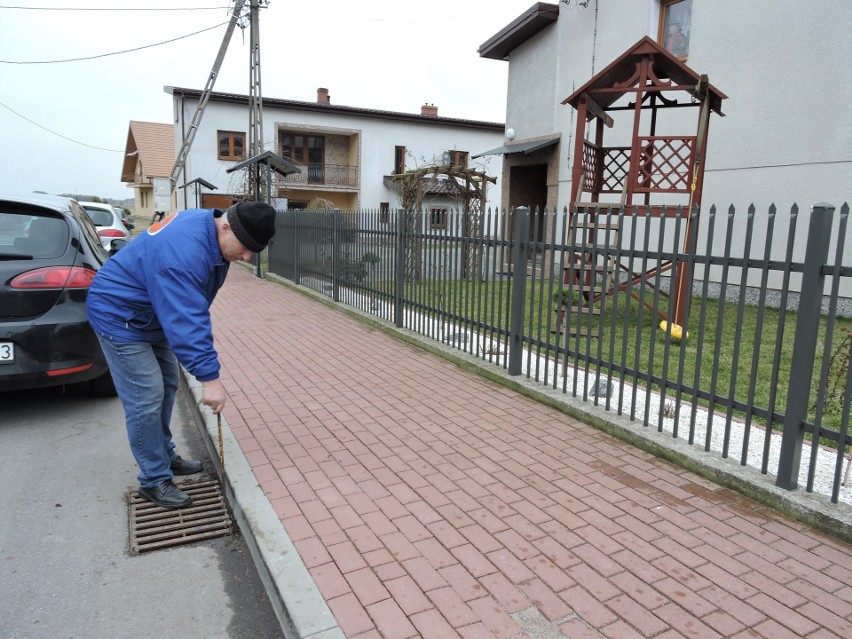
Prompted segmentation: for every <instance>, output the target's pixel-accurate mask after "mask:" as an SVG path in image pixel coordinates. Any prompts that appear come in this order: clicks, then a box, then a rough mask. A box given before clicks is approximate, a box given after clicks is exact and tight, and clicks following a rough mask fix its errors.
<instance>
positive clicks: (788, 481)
mask: <svg viewBox="0 0 852 639" xmlns="http://www.w3.org/2000/svg"><path fill="white" fill-rule="evenodd" d="M833 220H834V207H833V206H832V205H831V204H827V203H825V202H820V203H818V204H814V206H813V207H812V209H811V220H810V225H809V227H808V244H807V248H806V250H805V263H804V268H803V269H802V292H801V294H800V296H799V311H798V316H797V320H796V336H795V338H794V341H793V359H792V362H791V364H790V370H791V371H792V374H791V375H790V385H789V386H788V388H787V407H786V409H785V410H784V432H783V434H782V436H781V454H780V457H779V460H778V478H777V480H776V482H775V485H776V486H779V487H781V488H784V489H786V490H793V489H795V488H796V487H797V486H798V478H799V464H800V462H801V460H802V442H803V441H804V438H805V428H804V423H805V419H806V418H807V416H808V405H809V403H810V401H809V400H810V392H811V379H812V378H813V368H814V360H815V358H816V345H817V335H818V333H819V320H820V309H821V307H822V292H823V287H824V284H825V274H824V273H823V267H824V266H825V263H826V260H827V259H828V244H829V242H830V240H831V224H832V221H833ZM818 443H819V442H814V443H813V444H814V445H815V446H816V445H817V444H818Z"/></svg>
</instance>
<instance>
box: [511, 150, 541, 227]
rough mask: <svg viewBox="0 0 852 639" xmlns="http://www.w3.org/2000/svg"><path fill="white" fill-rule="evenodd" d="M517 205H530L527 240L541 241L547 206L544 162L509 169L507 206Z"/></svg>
mask: <svg viewBox="0 0 852 639" xmlns="http://www.w3.org/2000/svg"><path fill="white" fill-rule="evenodd" d="M518 206H528V207H530V234H529V241H530V242H542V241H543V238H544V227H545V219H546V216H545V213H546V210H545V209H546V206H547V165H546V164H532V165H529V166H513V167H511V168H510V169H509V207H510V209H514V208H516V207H518ZM536 209H538V217H537V218H536V217H535V214H536ZM512 221H513V222H514V220H512Z"/></svg>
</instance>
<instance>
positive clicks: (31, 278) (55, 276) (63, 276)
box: [9, 266, 95, 289]
mask: <svg viewBox="0 0 852 639" xmlns="http://www.w3.org/2000/svg"><path fill="white" fill-rule="evenodd" d="M93 279H95V271H93V270H92V269H90V268H83V267H82V266H45V267H44V268H37V269H35V270H34V271H27V272H26V273H21V274H20V275H18V276H17V277H16V278H14V279H13V280H12V281H11V282H10V283H9V285H10V286H11V287H12V288H19V289H20V288H23V289H41V288H88V287H89V286H90V285H91V284H92V280H93Z"/></svg>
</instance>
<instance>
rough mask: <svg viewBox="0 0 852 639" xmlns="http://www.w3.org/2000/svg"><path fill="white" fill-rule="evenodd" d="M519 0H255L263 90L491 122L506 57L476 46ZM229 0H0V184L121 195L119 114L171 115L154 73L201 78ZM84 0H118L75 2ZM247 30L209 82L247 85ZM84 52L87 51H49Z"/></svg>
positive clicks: (519, 7) (193, 84)
mask: <svg viewBox="0 0 852 639" xmlns="http://www.w3.org/2000/svg"><path fill="white" fill-rule="evenodd" d="M246 4H248V2H247V3H246ZM532 4H533V2H532V1H531V0H430V2H428V3H420V2H413V1H411V0H366V1H362V2H353V0H269V3H268V6H267V7H266V8H264V9H262V10H261V12H260V43H261V75H262V90H263V96H264V97H269V98H279V99H290V100H305V101H314V100H316V90H317V88H318V87H325V88H327V89H328V90H329V94H330V95H331V102H332V103H333V104H339V105H345V106H353V107H362V108H371V109H383V110H389V111H399V112H403V113H420V106H421V105H422V104H424V103H427V102H428V103H433V104H435V105H436V106H437V107H438V109H439V115H441V116H446V117H454V118H465V119H471V120H486V121H491V122H502V121H504V119H505V108H506V77H507V71H508V63H506V62H503V61H497V60H489V59H484V58H480V57H479V55H478V54H477V49H478V48H479V46H480V45H481V44H482V43H483V42H485V41H486V40H488V39H489V38H490V37H491V36H493V35H494V34H496V33H497V32H499V31H500V30H501V29H502V28H503V27H505V26H506V25H508V24H509V23H510V22H512V20H514V19H515V18H517V17H518V16H519V15H521V14H522V13H523V12H524V11H525V10H526V9H528V8H529V7H530V6H532ZM229 6H233V2H230V3H229V2H226V1H225V0H172V1H171V2H166V1H165V0H0V127H1V129H0V130H2V131H3V138H2V140H3V144H2V146H3V153H2V160H0V189H2V190H4V191H23V192H29V191H35V190H39V191H46V192H48V193H72V194H73V193H80V194H85V195H98V196H101V197H109V198H119V199H123V198H127V197H132V190H131V189H129V188H127V187H126V186H124V184H123V183H122V182H121V167H122V159H123V154H124V146H125V143H126V140H127V130H128V123H129V121H130V120H144V121H150V122H164V123H168V122H171V117H172V104H171V97H170V96H169V95H167V94H166V93H165V92H164V91H163V87H164V86H166V85H171V86H179V87H185V88H193V89H198V90H201V89H203V88H204V85H205V83H206V82H207V78H208V76H209V74H210V71H211V69H212V67H213V62H214V61H215V59H216V54H217V52H218V50H219V47H220V45H221V43H222V40H223V37H224V35H225V29H226V23H227V21H228V19H229V15H230V14H229V13H228V7H229ZM12 7H29V8H30V9H16V8H12ZM157 7H160V8H161V9H159V10H146V11H135V10H124V9H138V8H145V9H155V8H157ZM50 8H54V10H50ZM95 8H110V9H123V10H110V11H92V10H82V9H95ZM166 8H168V9H170V10H165V9H166ZM177 8H179V9H181V10H172V9H177ZM56 9H61V10H56ZM184 9H187V10H184ZM188 9H192V10H188ZM217 25H219V26H217ZM211 27H215V28H213V29H210V28H211ZM205 29H210V30H207V31H204V32H203V33H198V34H197V35H193V36H191V37H186V38H183V39H180V40H177V41H175V42H172V43H169V44H163V45H160V46H153V47H149V46H148V45H153V44H157V43H161V42H165V41H168V40H173V39H175V38H181V37H183V36H187V35H188V34H191V33H195V32H199V31H202V30H205ZM248 41H249V31H248V29H247V28H246V29H245V30H240V29H237V30H236V31H235V32H234V35H233V37H232V39H231V43H230V46H229V48H228V51H227V54H226V56H225V62H224V65H223V67H222V71H221V73H220V75H219V77H218V78H217V80H216V84H215V87H214V90H215V91H226V92H232V93H240V94H248V89H249V87H248V82H249V52H248ZM140 47H148V48H144V49H141V50H138V51H133V52H130V53H123V54H119V55H105V54H113V53H116V52H120V51H125V50H128V49H138V48H140ZM91 56H101V57H97V58H95V59H89V60H81V61H75V62H55V61H59V60H68V59H72V58H85V57H91ZM48 61H49V63H44V64H17V63H20V62H26V63H32V62H39V63H40V62H48ZM12 63H14V64H12ZM246 119H248V114H246ZM45 129H49V131H50V132H49V131H47V130H45ZM66 138H70V139H66ZM72 140H73V141H72ZM84 145H88V146H84ZM92 147H99V148H92Z"/></svg>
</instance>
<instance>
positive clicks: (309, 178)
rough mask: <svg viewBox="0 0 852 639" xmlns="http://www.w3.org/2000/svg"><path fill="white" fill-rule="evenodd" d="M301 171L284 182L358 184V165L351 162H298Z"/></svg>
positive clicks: (284, 179) (324, 184)
mask: <svg viewBox="0 0 852 639" xmlns="http://www.w3.org/2000/svg"><path fill="white" fill-rule="evenodd" d="M296 166H298V167H299V168H300V169H302V172H301V173H291V174H290V175H288V176H287V177H285V178H283V180H282V182H281V183H282V184H304V185H312V186H313V185H320V186H352V187H357V186H358V167H357V166H353V165H351V164H296Z"/></svg>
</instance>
